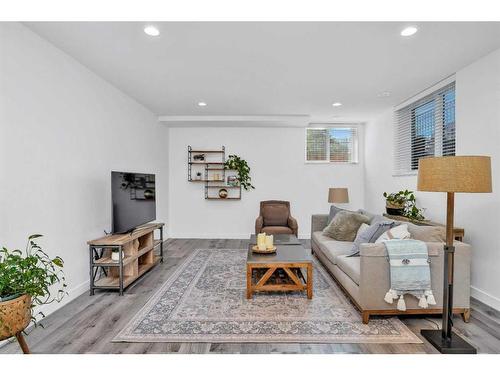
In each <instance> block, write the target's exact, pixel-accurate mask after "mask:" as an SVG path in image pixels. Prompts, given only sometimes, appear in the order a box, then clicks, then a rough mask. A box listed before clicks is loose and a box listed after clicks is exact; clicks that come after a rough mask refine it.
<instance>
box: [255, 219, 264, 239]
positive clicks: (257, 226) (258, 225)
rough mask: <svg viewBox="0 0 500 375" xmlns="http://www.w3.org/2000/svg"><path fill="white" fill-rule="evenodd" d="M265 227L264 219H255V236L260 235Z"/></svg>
mask: <svg viewBox="0 0 500 375" xmlns="http://www.w3.org/2000/svg"><path fill="white" fill-rule="evenodd" d="M263 226H264V218H263V217H262V216H259V217H258V218H257V219H255V234H256V235H257V234H259V233H260V232H261V231H262V227H263Z"/></svg>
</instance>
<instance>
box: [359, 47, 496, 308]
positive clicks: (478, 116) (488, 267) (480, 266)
mask: <svg viewBox="0 0 500 375" xmlns="http://www.w3.org/2000/svg"><path fill="white" fill-rule="evenodd" d="M392 113H393V111H392V110H388V111H386V112H385V113H382V114H381V115H380V116H379V117H378V118H376V119H374V121H372V122H370V123H369V124H367V127H366V132H365V142H366V149H365V153H366V164H365V181H366V190H365V202H366V205H367V208H368V209H369V210H372V211H376V212H382V211H383V210H384V206H385V202H384V200H383V197H382V193H383V191H396V190H399V189H401V188H409V189H414V190H415V189H416V176H405V177H393V176H392V170H393V148H394V143H393V134H394V130H393V121H392ZM499 127H500V50H497V51H495V52H493V53H491V54H489V55H488V56H486V57H484V58H482V59H480V60H478V61H476V62H475V63H473V64H471V65H469V66H467V67H465V68H464V69H462V70H460V71H458V72H457V73H456V132H457V136H456V137H457V151H456V152H457V155H490V156H491V157H492V173H493V193H492V194H457V195H456V198H455V201H456V203H455V206H456V207H455V210H456V211H455V224H456V225H457V226H461V227H463V228H465V242H468V243H470V244H472V246H473V256H472V271H471V274H472V290H471V292H472V295H473V296H474V297H476V298H478V299H479V300H481V301H483V302H485V303H487V304H488V305H490V306H493V307H495V308H496V309H500V273H499V272H498V270H499V269H500V255H499V254H500V237H499V236H498V229H499V228H500V215H499V214H498V212H499V211H500V190H499V189H500V184H499V183H498V182H499V178H500V177H499V176H500V174H499V173H500V169H499V168H500V147H499V145H500V128H499ZM417 203H418V204H419V206H422V207H425V208H426V209H427V210H426V216H427V217H428V218H430V219H435V220H439V221H441V222H444V220H445V213H446V197H445V194H444V193H425V192H418V194H417Z"/></svg>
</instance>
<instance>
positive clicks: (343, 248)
mask: <svg viewBox="0 0 500 375" xmlns="http://www.w3.org/2000/svg"><path fill="white" fill-rule="evenodd" d="M318 245H319V248H320V249H321V251H322V252H323V254H325V256H326V257H327V258H328V260H329V261H330V262H332V263H333V264H337V257H338V256H339V255H347V254H349V253H350V252H351V248H352V242H348V241H336V240H332V239H330V241H323V242H320V243H319V244H318Z"/></svg>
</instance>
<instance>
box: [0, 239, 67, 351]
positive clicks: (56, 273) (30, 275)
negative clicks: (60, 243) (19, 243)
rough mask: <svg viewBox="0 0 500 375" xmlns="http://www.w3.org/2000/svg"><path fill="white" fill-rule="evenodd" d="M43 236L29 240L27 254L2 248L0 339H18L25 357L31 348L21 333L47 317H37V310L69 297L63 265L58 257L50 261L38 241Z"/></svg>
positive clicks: (0, 266) (0, 250) (0, 261)
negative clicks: (65, 296)
mask: <svg viewBox="0 0 500 375" xmlns="http://www.w3.org/2000/svg"><path fill="white" fill-rule="evenodd" d="M40 237H42V235H41V234H33V235H31V236H29V237H28V244H27V246H26V250H25V253H24V254H23V252H22V251H21V250H17V249H16V250H12V251H9V250H8V249H7V248H5V247H3V248H1V249H0V340H4V339H6V338H9V337H12V336H15V337H16V338H17V341H18V342H19V345H20V346H21V349H22V350H23V353H25V354H28V353H29V348H28V345H27V344H26V341H25V340H24V337H23V336H22V331H23V330H24V329H25V328H26V327H27V326H28V324H29V323H30V322H31V323H33V324H34V325H35V326H36V325H37V317H38V316H40V317H41V318H43V317H45V316H44V315H43V313H41V312H39V313H38V314H36V315H34V314H33V312H34V308H35V307H36V306H41V305H48V304H50V303H52V302H54V301H56V302H60V301H61V300H62V298H63V297H64V295H65V294H66V292H65V289H66V280H65V276H64V273H63V272H62V268H63V265H64V262H63V260H62V259H61V258H60V257H58V256H56V257H55V258H52V259H51V258H50V257H49V256H48V255H47V254H46V253H45V252H44V251H43V250H42V248H41V247H40V246H39V245H38V244H37V243H36V242H35V240H36V239H37V238H40ZM54 286H56V287H57V291H56V292H54V289H53V288H54ZM54 293H55V295H53V294H54ZM40 325H41V326H42V327H43V325H42V324H40Z"/></svg>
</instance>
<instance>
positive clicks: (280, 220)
mask: <svg viewBox="0 0 500 375" xmlns="http://www.w3.org/2000/svg"><path fill="white" fill-rule="evenodd" d="M288 216H290V212H289V210H288V207H287V206H286V205H285V204H282V203H267V204H265V205H264V206H263V207H262V217H263V218H264V226H265V227H269V226H286V225H287V222H288Z"/></svg>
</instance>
